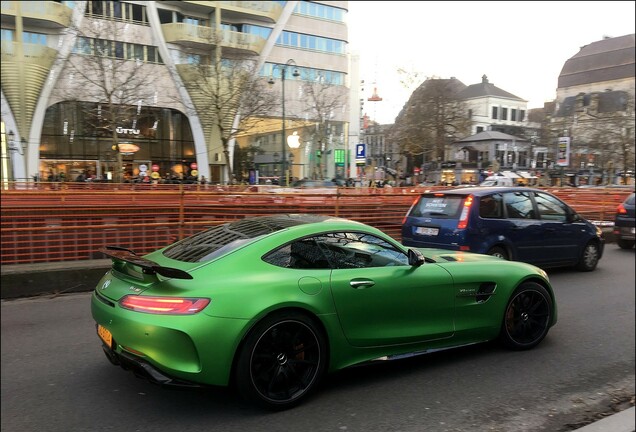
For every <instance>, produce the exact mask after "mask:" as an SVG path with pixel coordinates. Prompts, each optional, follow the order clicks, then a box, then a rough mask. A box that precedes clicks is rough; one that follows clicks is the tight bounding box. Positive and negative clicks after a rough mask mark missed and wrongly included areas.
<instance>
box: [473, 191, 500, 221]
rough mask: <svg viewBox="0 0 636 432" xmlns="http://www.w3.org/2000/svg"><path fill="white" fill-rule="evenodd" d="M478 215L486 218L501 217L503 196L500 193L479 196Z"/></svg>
mask: <svg viewBox="0 0 636 432" xmlns="http://www.w3.org/2000/svg"><path fill="white" fill-rule="evenodd" d="M479 216H480V217H482V218H487V219H501V218H503V197H502V196H501V194H493V195H487V196H484V197H481V199H480V200H479Z"/></svg>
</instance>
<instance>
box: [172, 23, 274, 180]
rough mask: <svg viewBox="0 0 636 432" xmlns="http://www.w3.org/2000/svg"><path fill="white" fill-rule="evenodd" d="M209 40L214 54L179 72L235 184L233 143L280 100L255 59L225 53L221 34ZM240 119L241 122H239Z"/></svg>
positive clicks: (198, 57)
mask: <svg viewBox="0 0 636 432" xmlns="http://www.w3.org/2000/svg"><path fill="white" fill-rule="evenodd" d="M209 39H210V43H211V44H212V45H214V48H213V50H212V51H213V55H209V53H208V54H204V55H199V54H195V55H194V56H193V57H194V58H195V59H196V61H194V62H193V63H191V64H183V65H178V66H177V70H178V71H179V74H180V76H181V79H182V81H183V85H184V87H185V89H186V90H187V91H188V94H189V95H190V99H191V101H192V106H190V107H188V108H189V109H191V110H194V111H195V112H196V113H197V115H198V116H199V119H200V121H201V124H202V127H203V130H204V133H205V135H206V137H207V140H208V149H213V148H218V147H221V148H222V151H223V154H224V156H225V161H226V164H227V169H228V177H229V180H230V182H232V181H233V178H234V175H233V172H232V171H233V170H232V164H231V157H230V142H231V141H232V140H233V139H234V138H236V137H237V136H238V135H241V134H244V133H246V132H248V131H249V130H250V129H252V128H255V127H258V125H259V123H261V122H263V121H265V117H266V116H267V115H268V114H269V115H271V112H272V110H273V109H274V107H276V106H278V105H279V101H278V98H277V97H276V95H275V94H273V93H272V92H271V91H270V90H269V89H268V88H267V82H266V81H265V79H263V78H261V77H260V76H259V70H258V65H257V62H256V59H255V58H254V57H253V56H251V55H241V54H239V53H236V52H234V53H230V52H228V53H223V52H222V45H223V44H224V42H223V39H222V33H221V32H214V31H213V30H212V31H211V32H210V34H209ZM239 116H240V122H237V119H238V118H239ZM215 143H217V144H220V146H219V145H215Z"/></svg>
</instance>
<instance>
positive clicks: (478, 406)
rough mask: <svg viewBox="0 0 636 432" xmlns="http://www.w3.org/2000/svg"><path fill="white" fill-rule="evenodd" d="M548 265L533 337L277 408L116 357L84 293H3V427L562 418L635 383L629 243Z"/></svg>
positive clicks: (518, 425)
mask: <svg viewBox="0 0 636 432" xmlns="http://www.w3.org/2000/svg"><path fill="white" fill-rule="evenodd" d="M549 274H550V277H551V281H552V283H553V285H554V287H555V290H556V296H557V302H558V305H559V323H558V324H557V325H556V327H554V328H553V329H552V330H551V331H550V333H549V335H548V337H547V338H546V340H545V341H544V342H543V343H542V344H541V345H540V346H539V347H537V348H536V349H534V350H531V351H527V352H511V351H507V350H505V349H502V348H499V347H498V346H496V345H492V344H486V345H481V346H475V347H470V348H463V349H458V350H455V351H446V352H443V353H437V354H431V355H428V356H422V357H417V358H411V359H406V360H401V361H396V362H388V363H382V364H380V365H374V366H369V367H361V368H354V369H349V370H346V371H343V372H339V373H337V374H334V375H332V376H330V377H329V378H328V379H327V380H326V382H325V383H324V384H323V385H322V386H321V388H320V389H319V391H318V392H317V393H316V394H315V396H314V397H312V398H311V399H310V400H308V401H306V403H305V404H303V405H301V406H300V407H298V408H296V409H293V410H289V411H285V412H280V413H270V412H264V411H261V410H259V409H256V408H254V407H252V406H250V405H247V404H245V403H243V402H241V401H240V400H239V399H238V398H237V397H236V396H235V395H234V394H233V393H232V392H231V391H227V390H223V389H215V390H205V391H201V390H197V391H191V390H187V391H185V390H167V389H162V388H159V387H157V386H154V385H151V384H149V383H147V382H145V381H142V380H140V379H137V378H135V377H133V375H132V374H130V373H127V372H125V371H123V370H121V369H120V368H117V367H114V366H112V365H111V364H110V363H109V362H108V361H107V360H106V357H105V356H104V354H103V353H102V350H101V347H100V343H99V340H98V338H97V335H96V334H95V328H94V325H93V322H92V319H91V316H90V308H89V294H88V293H81V294H71V295H66V296H58V297H39V298H31V299H18V300H6V301H2V305H1V307H2V310H1V312H2V328H1V329H2V341H1V342H2V354H1V355H2V365H1V366H2V379H1V387H2V393H1V397H2V401H1V405H2V419H1V424H2V431H3V432H4V431H6V432H28V431H46V432H58V431H59V432H73V431H78V432H79V431H82V432H86V431H126V432H128V431H152V432H164V431H165V432H168V431H170V432H182V431H204V430H205V431H222V432H226V431H227V432H232V431H237V432H238V431H241V432H246V431H257V432H258V431H268V432H271V431H307V432H309V431H312V432H313V431H334V432H343V431H344V432H374V431H401V432H409V431H418V432H420V431H470V432H475V431H495V432H498V431H499V432H509V431H519V432H523V431H550V432H560V431H568V430H571V429H573V428H574V427H575V426H576V425H582V424H584V423H585V422H586V421H587V420H589V419H590V418H591V417H593V416H594V415H595V414H597V413H599V412H603V411H607V410H608V409H609V407H610V405H612V404H613V403H614V404H616V403H617V402H620V401H623V402H624V401H629V399H630V398H631V397H633V395H634V367H635V361H634V357H635V343H634V333H635V331H634V324H635V323H634V315H635V313H634V304H635V300H634V286H635V285H634V283H635V280H634V250H629V251H625V250H621V249H619V248H618V247H617V246H616V245H615V244H608V245H607V248H606V255H605V256H604V257H603V259H602V261H601V263H600V265H599V268H598V269H597V270H596V271H595V272H592V273H579V272H577V271H573V270H551V271H549ZM628 403H629V402H627V404H628ZM624 404H625V403H623V405H624ZM627 406H628V405H627Z"/></svg>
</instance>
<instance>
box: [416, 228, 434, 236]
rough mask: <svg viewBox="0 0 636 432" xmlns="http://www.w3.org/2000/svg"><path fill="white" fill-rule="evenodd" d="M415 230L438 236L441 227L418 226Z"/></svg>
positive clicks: (422, 233) (419, 232)
mask: <svg viewBox="0 0 636 432" xmlns="http://www.w3.org/2000/svg"><path fill="white" fill-rule="evenodd" d="M415 232H416V233H417V234H421V235H428V236H436V235H437V234H438V233H439V228H429V227H417V228H416V229H415Z"/></svg>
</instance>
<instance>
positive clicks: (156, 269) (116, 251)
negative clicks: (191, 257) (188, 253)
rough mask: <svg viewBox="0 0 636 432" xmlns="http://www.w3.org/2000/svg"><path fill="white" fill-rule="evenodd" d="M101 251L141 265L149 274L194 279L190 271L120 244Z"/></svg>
mask: <svg viewBox="0 0 636 432" xmlns="http://www.w3.org/2000/svg"><path fill="white" fill-rule="evenodd" d="M99 252H101V253H103V254H104V255H106V256H107V257H109V258H112V259H114V260H118V261H124V262H127V263H130V264H134V265H136V266H139V267H141V268H142V270H143V272H144V273H147V274H155V273H156V274H159V275H161V276H164V277H169V278H174V279H193V277H192V275H191V274H190V273H187V272H185V271H183V270H180V269H176V268H172V267H164V266H161V265H159V264H157V263H156V262H154V261H150V260H148V259H145V258H142V257H140V256H139V255H137V254H136V253H135V252H133V251H131V250H130V249H126V248H123V247H119V246H106V247H105V248H101V249H99Z"/></svg>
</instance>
